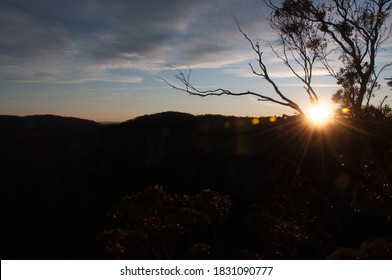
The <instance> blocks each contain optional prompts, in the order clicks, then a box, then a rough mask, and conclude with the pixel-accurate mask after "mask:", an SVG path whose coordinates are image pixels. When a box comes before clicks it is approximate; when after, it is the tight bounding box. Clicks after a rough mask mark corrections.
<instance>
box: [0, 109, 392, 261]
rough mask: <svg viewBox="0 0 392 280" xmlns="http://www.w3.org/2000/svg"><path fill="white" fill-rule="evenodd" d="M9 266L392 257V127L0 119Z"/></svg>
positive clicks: (285, 121) (378, 122)
mask: <svg viewBox="0 0 392 280" xmlns="http://www.w3.org/2000/svg"><path fill="white" fill-rule="evenodd" d="M0 131H1V137H0V156H1V160H0V172H1V177H0V180H1V183H0V184H1V207H2V211H1V215H2V218H1V228H2V238H1V242H2V245H1V258H2V259H123V258H131V259H132V258H133V259H259V258H260V259H326V258H330V259H392V122H391V120H390V119H382V118H379V117H377V116H376V115H373V116H369V117H368V118H367V119H366V120H362V121H355V120H346V119H340V120H335V121H334V123H332V124H330V125H329V126H327V127H324V128H314V127H312V126H310V125H308V124H306V123H304V122H303V121H302V120H300V119H298V118H295V117H289V118H277V119H271V120H270V119H269V118H261V119H259V120H258V122H255V121H254V123H253V124H252V119H251V118H237V117H224V116H216V115H206V116H197V117H196V116H192V115H189V114H182V113H173V112H168V113H161V114H156V115H149V116H144V117H139V118H136V119H134V120H131V121H128V122H124V123H121V124H115V125H101V124H97V123H94V122H91V121H86V120H80V119H73V118H62V117H57V116H32V117H12V116H1V117H0Z"/></svg>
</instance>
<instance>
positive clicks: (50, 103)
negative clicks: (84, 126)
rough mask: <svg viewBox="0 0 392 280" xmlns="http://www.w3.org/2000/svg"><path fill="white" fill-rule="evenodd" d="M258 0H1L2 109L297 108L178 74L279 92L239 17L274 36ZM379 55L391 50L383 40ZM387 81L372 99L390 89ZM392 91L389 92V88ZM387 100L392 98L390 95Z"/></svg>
mask: <svg viewBox="0 0 392 280" xmlns="http://www.w3.org/2000/svg"><path fill="white" fill-rule="evenodd" d="M267 16H268V9H267V8H266V7H265V5H264V3H263V1H261V0H237V1H224V0H187V1H183V0H165V1H160V0H143V1H139V0H107V1H105V0H101V1H92V0H91V1H87V0H86V1H80V0H79V1H74V0H67V1H64V0H62V1H57V0H29V1H22V0H11V1H8V0H2V1H1V3H0V32H1V34H2V36H1V39H0V114H12V115H32V114H58V115H63V116H74V117H80V118H87V119H92V120H96V121H124V120H127V119H131V118H134V117H136V116H140V115H144V114H151V113H156V112H163V111H181V112H188V113H192V114H224V115H238V116H267V115H281V114H283V113H286V114H293V113H294V112H293V110H290V109H285V108H283V107H281V106H278V105H275V104H271V103H265V102H258V101H256V100H255V99H253V98H250V97H230V96H227V97H212V98H198V97H192V96H188V95H187V94H186V93H182V92H178V91H176V90H174V89H172V88H170V87H168V86H167V85H166V84H164V83H163V82H162V81H160V80H159V79H157V77H164V78H166V79H169V80H173V77H174V75H175V74H176V73H175V71H174V70H173V69H172V68H171V66H175V67H178V68H180V69H182V68H185V69H186V68H187V67H188V66H190V67H191V68H192V79H193V81H194V83H195V84H196V85H198V86H200V87H203V88H216V87H224V88H228V89H231V90H233V91H244V90H257V91H258V92H262V93H263V94H269V95H271V96H273V95H274V93H273V90H272V89H271V88H270V86H269V85H268V84H267V83H266V82H265V81H263V80H261V79H260V78H257V77H254V76H253V75H252V74H251V71H250V69H249V66H248V63H249V62H254V61H255V59H256V57H255V55H254V53H253V52H252V50H251V49H250V46H249V44H248V42H247V41H246V40H245V39H244V37H243V36H242V35H241V34H240V32H239V30H238V28H237V25H236V23H235V21H234V19H233V17H236V19H237V20H238V21H239V23H240V24H241V27H242V29H243V30H244V31H245V32H246V33H247V34H248V35H249V36H250V37H251V38H252V39H254V40H271V41H273V39H274V37H273V34H272V32H271V30H270V29H269V27H268V22H267V21H266V17H267ZM379 57H380V60H383V61H386V60H390V58H391V57H392V43H391V42H390V41H388V42H386V44H385V48H384V49H383V50H382V51H381V52H380V53H379ZM265 61H266V64H267V65H268V66H269V67H270V72H271V73H272V76H273V77H274V78H275V79H276V81H277V83H278V84H279V85H280V86H281V89H282V91H283V92H285V93H286V94H287V95H288V96H289V97H291V98H293V100H294V101H296V102H298V103H300V104H302V105H303V106H304V107H306V104H307V100H306V96H305V93H304V90H303V88H302V86H301V85H300V84H299V82H298V81H297V80H296V79H294V78H292V77H291V75H290V73H289V72H288V71H287V69H286V68H285V67H284V66H283V65H282V64H280V63H279V61H278V60H277V59H276V58H275V57H274V56H273V55H272V54H271V51H270V50H269V49H268V48H266V50H265ZM319 72H320V73H319V75H317V76H316V77H315V80H314V82H315V87H316V90H317V91H318V93H319V95H320V96H321V100H322V101H324V102H329V100H330V97H331V95H332V93H333V92H334V91H335V90H336V89H337V87H336V85H335V82H334V80H333V79H332V78H330V77H328V76H327V75H326V73H325V71H322V70H320V71H319ZM386 76H390V71H389V72H388V73H385V74H384V75H382V76H381V77H380V82H381V84H382V85H383V88H382V89H381V91H380V92H378V93H377V94H378V95H379V96H380V98H378V99H377V98H376V99H375V102H378V100H379V99H382V97H383V96H385V95H387V94H388V92H390V90H389V89H387V88H386V86H385V81H384V78H385V77H386ZM391 99H392V98H391ZM388 102H389V104H391V103H390V100H388Z"/></svg>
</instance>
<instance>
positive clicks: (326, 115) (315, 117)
mask: <svg viewBox="0 0 392 280" xmlns="http://www.w3.org/2000/svg"><path fill="white" fill-rule="evenodd" d="M308 118H309V120H310V121H311V122H312V123H314V124H317V125H323V124H326V123H327V122H329V121H330V119H331V118H332V113H331V110H330V109H329V108H328V107H326V106H323V105H315V106H312V107H311V108H310V109H309V112H308Z"/></svg>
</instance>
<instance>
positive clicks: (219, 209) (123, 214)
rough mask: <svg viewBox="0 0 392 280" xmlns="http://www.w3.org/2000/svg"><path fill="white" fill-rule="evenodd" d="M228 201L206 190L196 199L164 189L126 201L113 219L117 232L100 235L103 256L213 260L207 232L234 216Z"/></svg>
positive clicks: (151, 189) (115, 210) (150, 189)
mask: <svg viewBox="0 0 392 280" xmlns="http://www.w3.org/2000/svg"><path fill="white" fill-rule="evenodd" d="M230 207H231V201H230V199H229V198H228V196H224V195H220V194H219V193H218V192H216V191H213V190H209V189H204V190H202V191H200V193H198V194H195V195H186V194H168V193H167V192H166V191H164V189H163V187H162V186H152V187H148V188H147V189H145V190H144V191H141V192H138V193H132V194H131V195H129V196H125V197H123V198H122V199H121V201H120V202H119V203H117V204H116V205H115V206H114V207H113V211H112V212H111V213H110V214H109V215H110V218H111V220H112V222H113V224H114V225H116V227H115V228H113V229H109V230H105V231H103V232H102V233H101V234H99V235H98V236H97V243H98V245H99V246H100V248H101V250H102V254H103V257H105V258H113V259H126V258H131V259H132V258H137V259H178V258H188V257H190V258H201V257H202V256H203V257H207V256H210V255H211V245H209V244H207V243H204V242H200V241H199V240H203V239H204V240H206V241H208V237H209V236H208V235H209V233H208V231H209V227H214V226H215V225H217V224H220V223H222V222H223V221H224V220H225V219H227V217H228V216H229V214H230Z"/></svg>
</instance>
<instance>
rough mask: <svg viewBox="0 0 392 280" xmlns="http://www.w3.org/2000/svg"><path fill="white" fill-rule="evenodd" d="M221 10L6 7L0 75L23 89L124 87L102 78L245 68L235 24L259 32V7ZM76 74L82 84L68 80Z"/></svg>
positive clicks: (139, 4)
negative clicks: (95, 84) (25, 85)
mask: <svg viewBox="0 0 392 280" xmlns="http://www.w3.org/2000/svg"><path fill="white" fill-rule="evenodd" d="M221 2H222V1H214V0H206V1H197V0H191V1H182V0H167V1H158V0H145V1H138V0H134V1H129V0H116V1H76V0H70V1H53V0H41V1H39V0H31V1H21V0H20V1H19V0H16V1H2V2H1V4H0V22H1V25H0V32H1V34H2V38H1V39H0V60H1V66H0V67H1V68H0V73H2V74H3V77H5V78H6V79H8V80H11V81H19V82H27V81H29V82H33V81H35V82H59V83H68V82H69V83H81V82H85V81H92V80H96V79H100V80H104V81H114V82H116V81H121V82H123V80H124V79H125V77H117V78H116V77H114V76H105V70H107V69H113V68H116V67H117V68H118V69H121V68H126V69H136V70H140V71H142V72H157V71H160V70H162V69H164V68H166V66H167V65H169V64H170V65H172V64H175V65H192V66H194V67H207V68H208V67H221V66H224V65H227V64H230V63H236V62H240V61H242V60H243V59H244V57H245V53H246V52H247V49H246V47H245V48H244V44H243V45H241V42H242V43H243V38H242V36H241V34H239V32H238V29H237V26H236V24H235V22H234V20H233V16H236V17H237V18H238V19H239V21H240V22H241V23H242V24H243V25H244V26H246V27H247V28H248V30H254V29H255V28H256V27H255V25H256V24H255V21H254V18H255V17H256V16H257V15H258V16H262V11H263V10H262V8H261V4H260V2H259V1H257V0H243V1H235V3H234V1H233V2H231V1H230V2H227V1H224V2H222V3H221ZM256 8H257V9H259V11H257V9H256ZM258 22H259V24H258V25H259V26H262V24H260V21H258ZM245 45H246V44H245ZM95 68H99V69H101V70H100V74H98V75H97V73H95V71H94V70H92V69H95ZM75 69H76V72H79V73H80V74H83V76H78V77H76V76H73V75H71V74H70V73H72V72H75ZM90 71H92V72H90ZM129 80H130V81H131V82H139V81H140V80H141V78H140V77H137V76H135V77H129Z"/></svg>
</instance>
